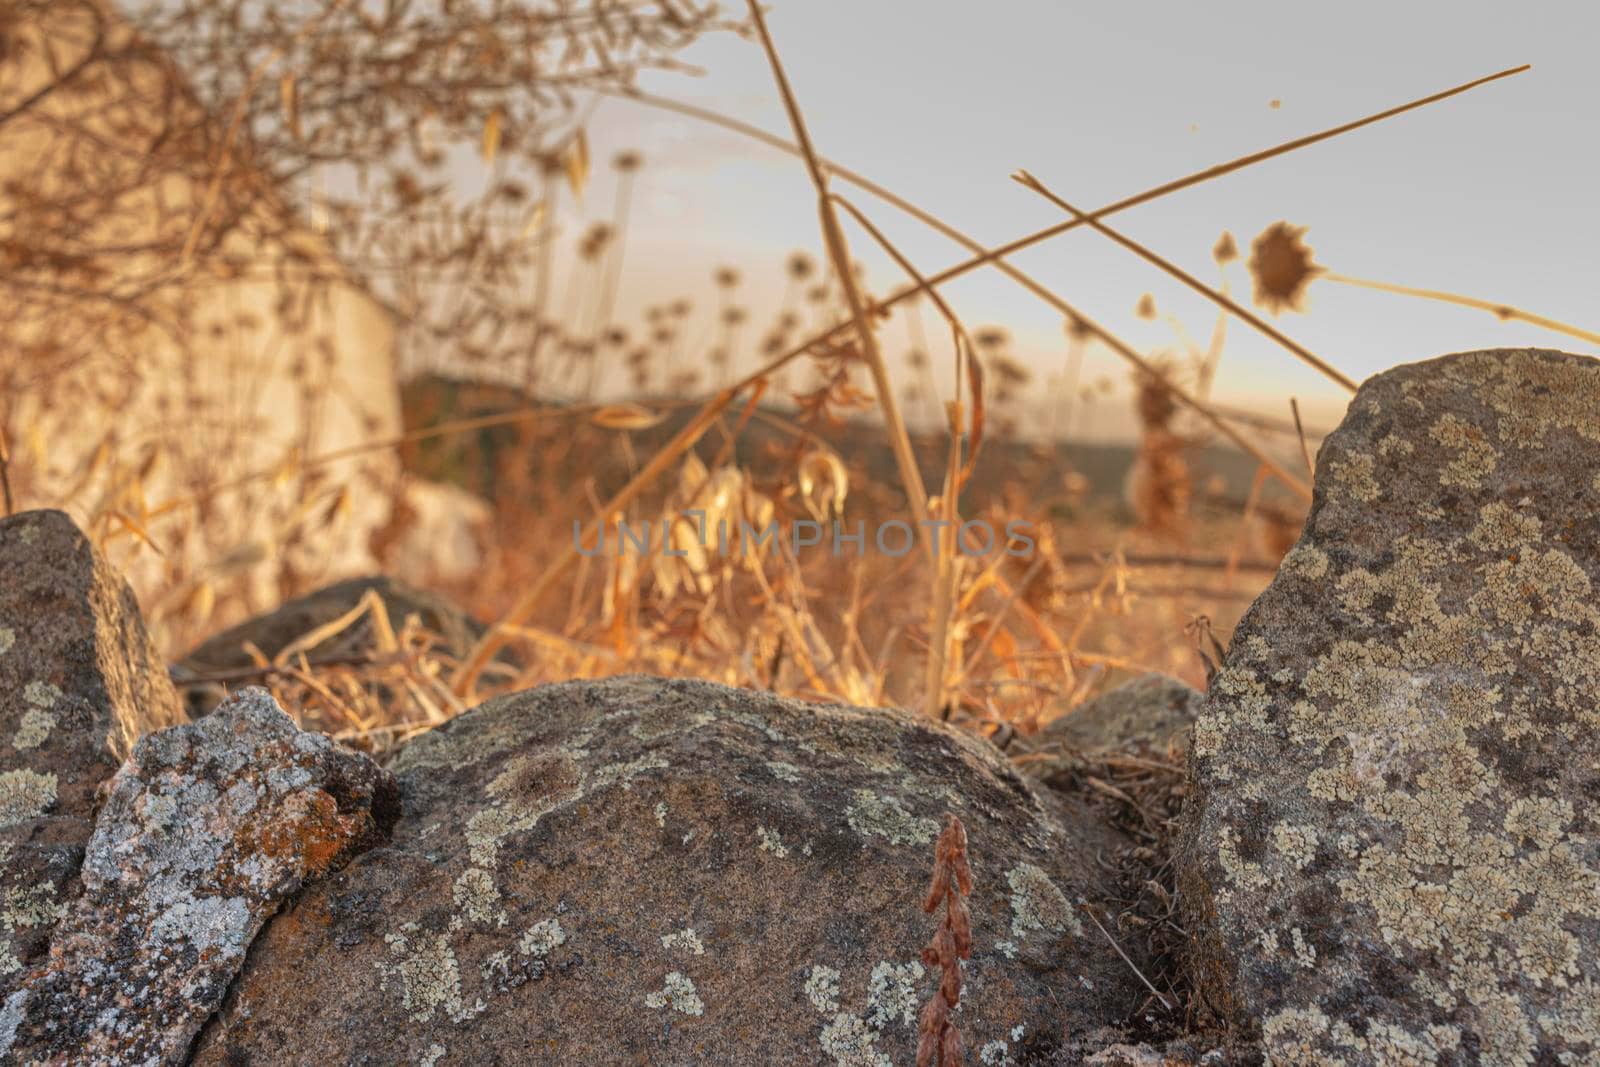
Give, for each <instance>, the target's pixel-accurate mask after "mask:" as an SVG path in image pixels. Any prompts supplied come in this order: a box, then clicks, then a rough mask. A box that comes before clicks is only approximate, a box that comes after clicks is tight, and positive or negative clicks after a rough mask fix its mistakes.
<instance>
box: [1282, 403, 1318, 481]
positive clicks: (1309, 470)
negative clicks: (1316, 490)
mask: <svg viewBox="0 0 1600 1067" xmlns="http://www.w3.org/2000/svg"><path fill="white" fill-rule="evenodd" d="M1289 410H1290V411H1292V412H1294V432H1295V435H1296V436H1297V437H1299V439H1300V458H1301V459H1303V460H1305V461H1306V477H1307V478H1310V479H1312V480H1313V481H1315V480H1316V477H1317V465H1316V464H1315V463H1313V462H1311V446H1310V445H1308V444H1306V428H1305V426H1303V425H1302V424H1301V422H1300V401H1298V400H1296V399H1295V398H1294V397H1292V396H1291V397H1290V398H1289Z"/></svg>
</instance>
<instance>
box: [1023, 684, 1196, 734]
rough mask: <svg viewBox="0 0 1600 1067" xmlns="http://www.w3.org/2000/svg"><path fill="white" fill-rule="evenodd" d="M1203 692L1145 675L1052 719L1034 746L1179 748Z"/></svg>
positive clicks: (1192, 720) (1192, 721)
mask: <svg viewBox="0 0 1600 1067" xmlns="http://www.w3.org/2000/svg"><path fill="white" fill-rule="evenodd" d="M1202 699H1204V697H1203V694H1201V693H1200V692H1199V691H1198V690H1196V689H1194V688H1193V687H1192V686H1189V685H1187V684H1185V683H1183V682H1180V681H1179V680H1178V679H1176V678H1173V677H1170V676H1169V675H1165V674H1156V673H1151V674H1144V675H1140V676H1139V677H1138V678H1135V679H1133V680H1132V681H1131V682H1126V683H1124V684H1123V685H1119V686H1117V688H1115V689H1112V690H1110V691H1109V692H1106V693H1102V694H1101V695H1100V696H1097V697H1095V698H1094V699H1093V700H1090V701H1087V702H1085V703H1083V704H1081V705H1080V706H1078V707H1076V708H1073V709H1071V710H1070V711H1068V712H1067V713H1066V714H1065V715H1062V716H1060V717H1059V718H1057V719H1055V720H1053V721H1051V722H1050V723H1049V724H1048V725H1047V726H1046V727H1045V728H1044V729H1043V730H1040V731H1039V733H1038V734H1036V735H1035V736H1034V737H1033V738H1032V741H1033V742H1034V747H1036V748H1046V747H1049V746H1052V745H1054V746H1056V747H1064V748H1066V749H1069V750H1072V751H1093V750H1097V749H1121V750H1127V751H1137V750H1141V749H1147V750H1152V751H1155V752H1162V753H1164V752H1167V751H1168V750H1169V749H1173V750H1176V751H1179V752H1182V751H1186V750H1187V749H1188V747H1189V727H1190V726H1192V725H1193V724H1194V719H1195V715H1196V714H1197V713H1198V712H1199V709H1200V701H1201V700H1202Z"/></svg>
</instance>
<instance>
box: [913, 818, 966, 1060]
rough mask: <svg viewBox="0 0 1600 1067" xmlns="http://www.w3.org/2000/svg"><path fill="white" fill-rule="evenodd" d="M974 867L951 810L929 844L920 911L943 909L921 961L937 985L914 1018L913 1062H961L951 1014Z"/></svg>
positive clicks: (956, 996)
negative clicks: (930, 855)
mask: <svg viewBox="0 0 1600 1067" xmlns="http://www.w3.org/2000/svg"><path fill="white" fill-rule="evenodd" d="M971 895H972V867H971V864H970V862H969V861H968V858H967V828H966V827H965V826H963V825H962V824H961V820H960V819H959V818H957V817H956V816H955V815H954V814H951V815H949V816H947V821H946V823H945V828H944V831H943V832H942V833H940V834H939V839H938V840H937V841H936V842H934V846H933V879H932V881H931V882H930V883H929V885H928V895H927V896H926V897H925V898H924V899H923V902H922V910H923V911H925V912H927V913H928V914H929V915H932V914H933V913H934V912H936V911H938V910H940V908H941V907H943V909H944V915H943V917H941V919H940V920H939V928H938V930H937V931H936V932H935V933H934V935H933V940H932V941H931V942H930V943H929V944H928V947H927V948H925V949H923V950H922V963H923V965H924V966H926V967H928V968H929V969H931V970H933V971H934V973H935V974H937V975H938V977H939V986H938V988H937V989H935V990H934V993H933V996H932V998H930V999H929V1001H928V1003H927V1004H926V1005H924V1006H923V1009H922V1013H921V1016H920V1017H919V1018H918V1020H917V1067H956V1065H957V1064H959V1063H961V1044H962V1042H961V1029H960V1027H959V1026H957V1025H956V1023H955V1022H954V1021H952V1020H951V1018H950V1013H951V1012H952V1011H954V1010H955V1009H956V1008H958V1007H960V1005H961V961H962V960H966V959H971V958H972V916H971V913H970V912H969V911H968V910H967V902H966V898H967V897H969V896H971Z"/></svg>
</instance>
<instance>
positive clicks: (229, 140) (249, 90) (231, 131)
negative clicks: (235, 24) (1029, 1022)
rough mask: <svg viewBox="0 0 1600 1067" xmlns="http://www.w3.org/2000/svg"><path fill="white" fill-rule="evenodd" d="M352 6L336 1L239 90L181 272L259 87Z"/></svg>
mask: <svg viewBox="0 0 1600 1067" xmlns="http://www.w3.org/2000/svg"><path fill="white" fill-rule="evenodd" d="M349 3H350V0H334V2H333V3H332V4H330V5H328V7H327V8H326V9H325V10H324V11H323V12H322V14H320V15H318V16H317V17H316V18H314V19H311V20H309V21H308V22H307V23H306V24H305V25H304V26H302V27H300V30H299V32H298V33H296V34H295V35H294V37H293V38H291V39H290V41H289V43H288V44H285V45H280V46H279V47H277V48H274V49H273V50H272V51H271V52H270V53H268V54H267V55H266V57H265V58H263V59H262V60H261V62H260V63H258V64H256V66H255V69H254V70H252V71H251V72H250V76H249V78H247V79H246V80H245V83H244V88H243V89H241V90H239V97H238V99H237V100H235V101H234V104H233V115H232V116H231V117H230V118H229V119H228V130H227V133H225V134H224V135H223V138H222V150H221V153H220V154H219V155H218V157H217V165H216V168H215V169H214V170H213V171H212V174H211V181H210V183H209V184H208V185H207V186H206V195H205V199H204V200H203V201H202V202H201V206H200V212H199V214H197V215H196V216H195V217H194V223H193V224H192V225H191V226H190V227H189V235H188V236H187V237H186V238H184V242H183V250H182V252H180V253H179V255H178V264H177V270H178V271H179V272H181V271H183V270H184V269H185V268H187V267H188V266H189V261H190V259H192V258H193V256H194V251H195V248H196V246H198V245H199V243H200V234H201V233H202V232H204V230H205V227H206V223H207V222H208V221H209V220H210V218H211V213H212V212H213V211H215V210H216V209H217V200H218V199H219V198H220V197H221V196H222V180H223V178H224V177H226V176H227V173H228V168H229V165H230V163H231V162H232V157H233V145H234V142H235V141H236V140H238V137H239V128H240V127H241V126H242V125H243V124H244V116H245V111H246V110H248V108H249V104H250V97H251V96H252V95H253V94H254V93H255V91H256V86H257V85H258V84H260V82H261V79H262V77H263V76H265V74H266V73H267V71H268V70H269V69H271V67H272V66H273V64H275V63H277V62H278V60H280V59H282V58H283V57H284V55H285V53H287V51H288V49H289V47H290V46H291V45H298V44H299V43H300V42H301V41H303V40H304V39H305V38H307V37H309V36H311V34H313V33H315V32H316V30H317V28H318V27H319V26H321V25H322V24H323V23H324V22H326V21H327V20H328V19H330V18H332V17H333V16H334V15H336V14H338V13H339V12H340V11H341V10H343V9H344V8H345V7H346V6H348V5H349Z"/></svg>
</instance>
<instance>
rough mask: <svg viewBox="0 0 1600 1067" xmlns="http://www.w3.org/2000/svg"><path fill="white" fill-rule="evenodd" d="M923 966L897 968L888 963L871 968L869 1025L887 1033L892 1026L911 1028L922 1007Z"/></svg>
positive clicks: (908, 965) (915, 964)
mask: <svg viewBox="0 0 1600 1067" xmlns="http://www.w3.org/2000/svg"><path fill="white" fill-rule="evenodd" d="M923 973H924V972H923V970H922V964H920V963H917V962H916V961H914V960H913V961H912V962H911V963H902V964H894V963H890V962H889V961H887V960H885V961H883V962H881V963H879V964H878V965H876V966H875V967H873V968H872V975H871V977H870V978H869V980H868V984H867V1014H866V1021H867V1025H868V1026H870V1027H872V1028H873V1029H874V1030H878V1031H882V1030H884V1029H887V1028H888V1027H889V1025H890V1024H891V1023H895V1022H898V1023H900V1024H901V1025H902V1026H910V1025H912V1023H914V1022H915V1021H916V1018H917V1009H918V1007H919V1004H918V997H917V984H918V983H919V982H921V981H922V976H923Z"/></svg>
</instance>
